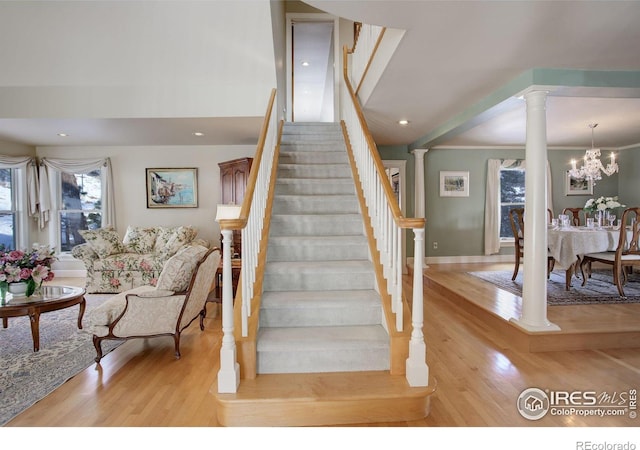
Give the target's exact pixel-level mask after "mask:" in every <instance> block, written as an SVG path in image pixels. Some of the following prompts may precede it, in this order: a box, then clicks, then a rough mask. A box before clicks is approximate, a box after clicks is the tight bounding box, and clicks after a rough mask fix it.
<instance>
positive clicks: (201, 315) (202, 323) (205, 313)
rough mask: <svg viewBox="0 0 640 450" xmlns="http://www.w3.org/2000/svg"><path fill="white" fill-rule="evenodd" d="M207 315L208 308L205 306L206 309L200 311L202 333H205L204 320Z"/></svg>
mask: <svg viewBox="0 0 640 450" xmlns="http://www.w3.org/2000/svg"><path fill="white" fill-rule="evenodd" d="M206 315H207V307H206V305H205V307H204V309H203V310H202V311H200V331H204V318H205V317H206Z"/></svg>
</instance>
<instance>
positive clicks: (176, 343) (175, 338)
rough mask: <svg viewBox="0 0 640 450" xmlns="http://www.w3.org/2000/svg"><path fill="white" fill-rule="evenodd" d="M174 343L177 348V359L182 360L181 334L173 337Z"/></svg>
mask: <svg viewBox="0 0 640 450" xmlns="http://www.w3.org/2000/svg"><path fill="white" fill-rule="evenodd" d="M173 342H174V343H175V347H176V353H175V355H176V359H180V333H176V334H174V335H173Z"/></svg>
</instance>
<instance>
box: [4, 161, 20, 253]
mask: <svg viewBox="0 0 640 450" xmlns="http://www.w3.org/2000/svg"><path fill="white" fill-rule="evenodd" d="M14 180H15V173H14V169H0V245H2V246H4V248H8V249H15V248H16V214H17V211H16V194H15V193H16V189H15V186H14Z"/></svg>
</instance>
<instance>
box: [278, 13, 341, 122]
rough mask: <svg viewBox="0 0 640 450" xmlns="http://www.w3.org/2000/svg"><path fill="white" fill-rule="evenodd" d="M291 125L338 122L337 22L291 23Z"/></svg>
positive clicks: (307, 21)
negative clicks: (335, 116)
mask: <svg viewBox="0 0 640 450" xmlns="http://www.w3.org/2000/svg"><path fill="white" fill-rule="evenodd" d="M290 30H291V53H290V62H291V70H290V74H291V84H290V91H289V92H290V94H291V95H290V97H289V98H291V109H290V111H291V117H290V120H291V121H295V122H333V121H334V84H335V82H334V79H335V75H334V62H335V56H334V51H335V47H334V32H335V30H334V21H333V20H308V19H307V20H296V19H293V20H292V21H291V28H290Z"/></svg>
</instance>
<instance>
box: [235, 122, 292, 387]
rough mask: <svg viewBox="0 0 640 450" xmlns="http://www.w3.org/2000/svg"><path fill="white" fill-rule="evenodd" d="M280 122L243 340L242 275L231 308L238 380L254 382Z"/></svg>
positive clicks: (282, 124) (278, 157)
mask: <svg viewBox="0 0 640 450" xmlns="http://www.w3.org/2000/svg"><path fill="white" fill-rule="evenodd" d="M283 127H284V120H281V121H280V125H279V128H278V141H277V144H276V148H275V151H274V155H273V164H272V166H271V175H270V180H269V194H268V196H267V203H266V207H265V212H264V214H265V215H264V225H263V227H262V234H261V236H260V251H259V253H258V265H257V268H256V281H255V282H254V285H253V298H252V299H251V315H250V316H249V320H248V323H247V336H242V272H240V278H239V280H238V288H237V291H236V297H235V298H236V300H237V301H235V302H234V305H233V322H234V324H233V328H234V337H235V341H236V352H237V355H236V356H237V359H238V364H239V365H240V378H241V379H255V378H256V376H257V372H258V371H257V345H258V328H259V323H260V303H261V300H262V283H263V280H264V270H265V266H266V263H267V248H268V247H269V231H270V229H271V211H272V209H273V198H274V197H275V188H276V178H277V176H276V175H277V171H278V162H279V159H280V141H281V139H282V130H283Z"/></svg>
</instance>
